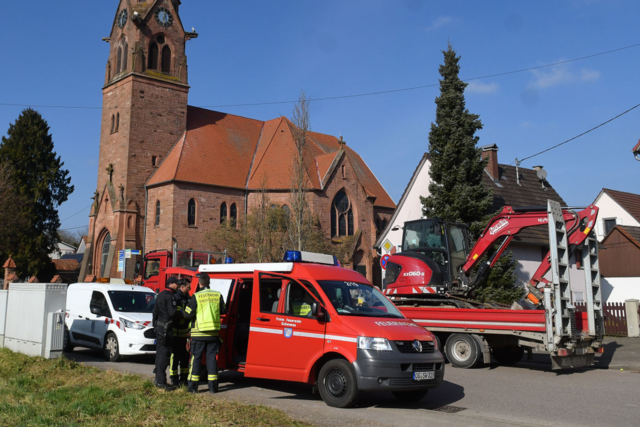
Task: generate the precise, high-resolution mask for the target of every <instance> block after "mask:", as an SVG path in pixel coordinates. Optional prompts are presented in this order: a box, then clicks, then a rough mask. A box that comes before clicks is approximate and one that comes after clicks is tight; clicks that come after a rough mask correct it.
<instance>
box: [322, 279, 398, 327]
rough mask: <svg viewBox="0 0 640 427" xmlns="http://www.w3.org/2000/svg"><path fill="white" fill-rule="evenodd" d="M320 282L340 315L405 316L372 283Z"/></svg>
mask: <svg viewBox="0 0 640 427" xmlns="http://www.w3.org/2000/svg"><path fill="white" fill-rule="evenodd" d="M318 284H319V285H320V287H321V288H322V290H323V291H324V293H325V294H326V295H327V298H329V301H331V304H332V305H333V308H335V310H336V311H337V312H338V314H340V315H346V316H365V317H392V318H404V316H403V315H402V314H401V313H400V311H399V310H398V309H397V308H396V307H395V306H394V305H393V304H392V303H391V302H390V301H389V300H388V299H387V298H385V297H384V295H382V293H380V291H379V290H378V289H376V288H374V287H373V286H371V285H364V284H362V283H356V282H344V281H338V280H320V281H318Z"/></svg>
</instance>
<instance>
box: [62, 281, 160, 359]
mask: <svg viewBox="0 0 640 427" xmlns="http://www.w3.org/2000/svg"><path fill="white" fill-rule="evenodd" d="M155 303H156V294H155V293H153V292H152V291H151V290H149V289H148V288H145V287H143V286H132V285H118V284H106V283H105V284H102V283H74V284H72V285H69V288H68V289H67V313H66V318H65V331H64V332H65V333H64V351H67V352H69V351H72V350H73V348H74V347H88V348H95V349H99V350H102V351H103V352H104V357H105V359H107V360H109V361H111V362H116V361H119V360H121V356H128V355H136V354H154V353H155V351H156V341H155V339H156V334H155V331H154V329H153V326H152V325H151V322H152V319H153V307H154V306H155Z"/></svg>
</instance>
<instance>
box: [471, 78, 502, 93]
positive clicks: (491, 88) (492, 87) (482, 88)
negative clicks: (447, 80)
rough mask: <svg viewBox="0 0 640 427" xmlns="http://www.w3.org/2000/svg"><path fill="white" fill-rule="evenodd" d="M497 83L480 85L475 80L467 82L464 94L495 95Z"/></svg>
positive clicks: (480, 83)
mask: <svg viewBox="0 0 640 427" xmlns="http://www.w3.org/2000/svg"><path fill="white" fill-rule="evenodd" d="M498 87H499V86H498V83H482V82H479V81H477V80H473V81H471V82H469V85H468V86H467V88H466V89H465V90H464V91H465V93H479V94H481V95H486V94H489V93H496V92H497V91H498Z"/></svg>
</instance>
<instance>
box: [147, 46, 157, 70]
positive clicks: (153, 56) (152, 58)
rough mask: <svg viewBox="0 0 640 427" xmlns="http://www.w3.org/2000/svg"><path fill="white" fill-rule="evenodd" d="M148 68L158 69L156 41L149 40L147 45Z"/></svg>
mask: <svg viewBox="0 0 640 427" xmlns="http://www.w3.org/2000/svg"><path fill="white" fill-rule="evenodd" d="M147 68H149V69H150V70H157V69H158V43H156V42H151V45H150V46H149V66H148V67H147Z"/></svg>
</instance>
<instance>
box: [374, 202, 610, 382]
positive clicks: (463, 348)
mask: <svg viewBox="0 0 640 427" xmlns="http://www.w3.org/2000/svg"><path fill="white" fill-rule="evenodd" d="M548 218H549V221H548V226H549V245H550V256H549V262H550V267H551V272H552V275H551V276H552V277H551V280H550V281H549V283H548V284H547V285H546V286H545V287H544V288H543V289H541V290H542V300H541V305H540V307H538V309H534V310H513V309H496V308H483V307H482V306H481V305H478V306H475V307H473V308H461V307H456V306H455V305H449V306H447V301H449V302H456V301H457V300H460V298H457V299H450V298H449V297H448V295H446V294H445V295H443V293H444V292H442V290H436V291H435V292H434V294H431V295H430V297H429V298H424V294H423V295H420V294H419V293H417V294H414V295H409V294H403V295H400V294H395V293H393V292H389V291H390V290H385V293H387V296H389V298H390V299H391V300H392V301H393V302H394V304H396V306H397V307H398V308H399V309H400V311H401V312H402V313H403V314H404V315H405V316H406V317H408V318H409V319H412V320H413V321H414V322H416V323H418V324H420V325H422V326H424V327H425V328H427V329H428V330H430V331H431V332H433V333H434V334H435V335H436V337H438V339H439V340H440V342H441V343H442V344H444V347H443V348H444V350H445V354H446V356H447V358H448V359H449V361H450V362H451V364H452V365H453V366H455V367H460V368H471V367H475V366H478V365H479V364H481V363H482V362H484V363H489V362H490V361H491V356H492V355H493V357H494V358H495V359H496V361H498V363H500V364H504V365H511V364H515V363H517V362H518V361H520V360H521V358H522V357H523V355H524V353H525V351H526V352H528V354H529V356H530V355H531V353H532V352H533V350H537V351H542V352H548V353H549V354H550V357H551V363H552V368H553V369H564V368H577V367H582V366H590V365H592V364H593V362H594V356H595V354H596V353H602V351H603V347H602V339H603V337H604V321H603V312H602V302H601V292H600V271H599V266H598V246H597V241H596V240H595V237H594V236H593V233H590V234H589V235H588V236H587V237H586V238H585V240H584V243H583V245H582V265H583V267H584V272H585V280H586V281H585V288H586V289H585V295H586V300H585V303H586V304H585V305H586V311H585V312H576V311H575V307H574V306H573V305H572V303H571V288H570V283H569V257H568V255H569V250H568V248H569V245H568V240H567V232H566V226H565V223H564V220H563V214H562V210H561V209H560V205H559V204H557V203H555V202H552V201H549V205H548ZM587 232H589V231H587ZM423 292H425V291H424V290H423ZM425 293H426V292H425Z"/></svg>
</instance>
